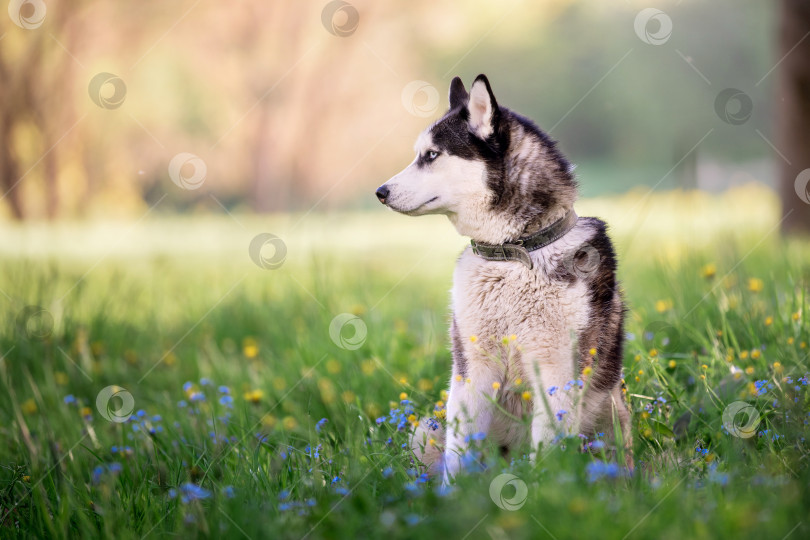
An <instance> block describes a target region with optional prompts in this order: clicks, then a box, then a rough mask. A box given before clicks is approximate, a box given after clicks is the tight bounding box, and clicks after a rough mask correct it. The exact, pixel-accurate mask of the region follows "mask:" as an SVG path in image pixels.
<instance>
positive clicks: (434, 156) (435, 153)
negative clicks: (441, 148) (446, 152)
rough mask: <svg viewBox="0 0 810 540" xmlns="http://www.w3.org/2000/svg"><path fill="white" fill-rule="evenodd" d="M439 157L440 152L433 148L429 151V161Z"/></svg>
mask: <svg viewBox="0 0 810 540" xmlns="http://www.w3.org/2000/svg"><path fill="white" fill-rule="evenodd" d="M437 157H439V153H438V152H437V151H435V150H431V151H430V152H428V153H427V158H428V161H433V160H434V159H436V158H437Z"/></svg>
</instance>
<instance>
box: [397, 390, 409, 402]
mask: <svg viewBox="0 0 810 540" xmlns="http://www.w3.org/2000/svg"><path fill="white" fill-rule="evenodd" d="M405 399H408V394H406V393H405V392H401V393H400V394H399V400H400V401H402V400H405Z"/></svg>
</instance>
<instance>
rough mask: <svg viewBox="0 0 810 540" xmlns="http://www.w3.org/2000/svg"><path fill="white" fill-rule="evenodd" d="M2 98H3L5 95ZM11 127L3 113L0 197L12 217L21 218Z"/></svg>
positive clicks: (1, 120) (0, 123)
mask: <svg viewBox="0 0 810 540" xmlns="http://www.w3.org/2000/svg"><path fill="white" fill-rule="evenodd" d="M3 99H4V100H5V96H3ZM12 129H13V126H12V122H11V119H10V118H9V117H8V115H7V114H3V115H2V118H0V191H2V193H0V197H3V202H5V203H6V204H8V206H9V208H10V209H11V215H12V217H13V218H14V219H17V220H21V219H23V217H24V214H23V207H22V202H21V201H20V190H19V189H17V187H18V186H17V185H15V184H16V183H17V181H18V180H19V178H20V168H19V167H18V166H17V157H16V156H15V155H14V149H13V148H12V144H11V131H12Z"/></svg>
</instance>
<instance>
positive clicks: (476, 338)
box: [470, 336, 478, 343]
mask: <svg viewBox="0 0 810 540" xmlns="http://www.w3.org/2000/svg"><path fill="white" fill-rule="evenodd" d="M470 341H472V342H473V343H475V342H476V341H478V336H470Z"/></svg>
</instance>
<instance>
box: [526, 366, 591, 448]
mask: <svg viewBox="0 0 810 540" xmlns="http://www.w3.org/2000/svg"><path fill="white" fill-rule="evenodd" d="M533 375H534V376H533V377H531V379H532V381H531V385H532V426H531V430H532V432H531V435H532V453H531V458H532V460H534V459H535V458H536V454H537V450H538V447H539V445H540V444H541V443H542V444H543V445H544V446H547V445H549V444H550V443H552V442H553V441H554V439H555V438H556V437H557V435H560V434H564V433H570V432H571V430H572V428H573V425H574V423H575V415H576V411H575V406H574V395H575V393H576V392H578V391H579V389H578V387H577V386H576V384H573V385H572V384H567V383H568V381H571V380H572V378H573V370H572V369H569V368H568V362H565V361H558V362H556V363H547V364H546V365H544V366H543V367H542V369H540V370H539V371H536V372H535V373H534V374H533Z"/></svg>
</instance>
